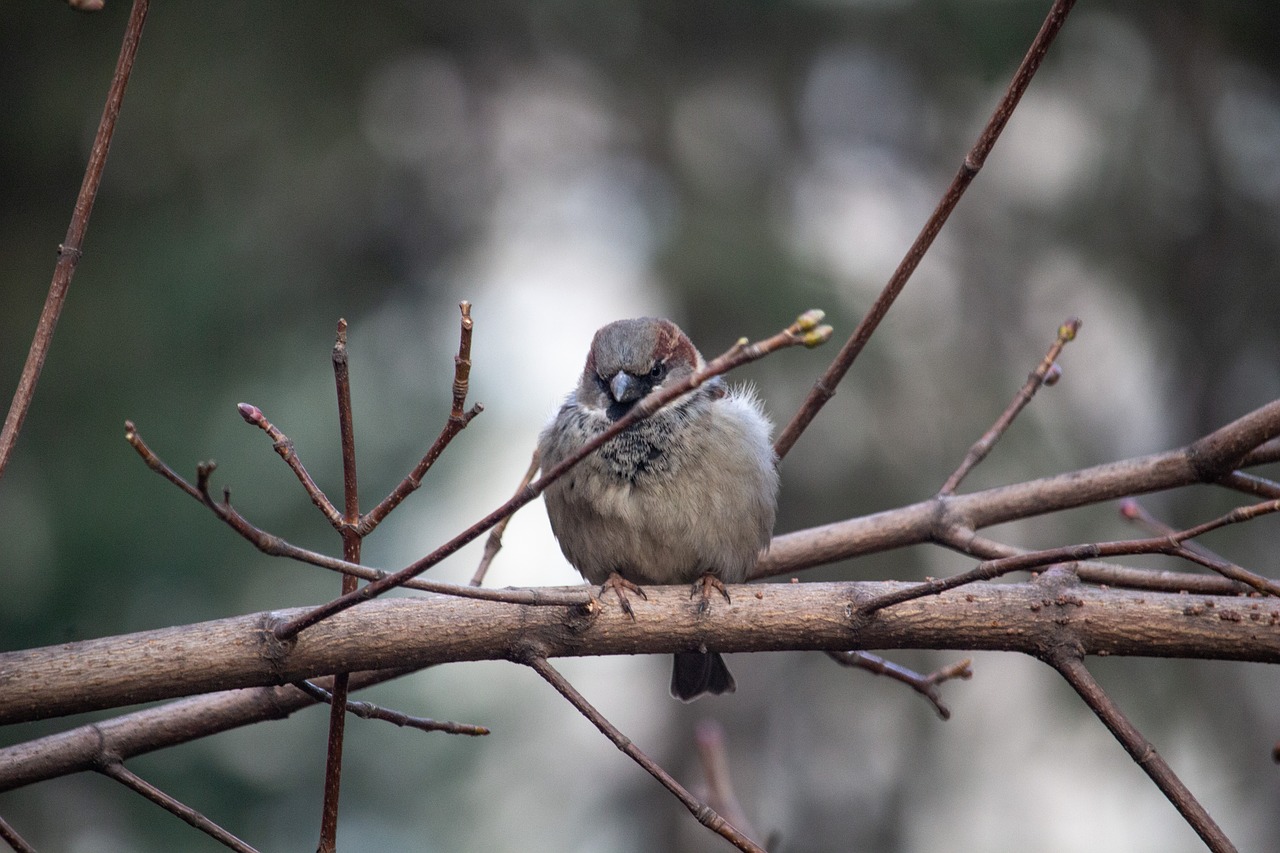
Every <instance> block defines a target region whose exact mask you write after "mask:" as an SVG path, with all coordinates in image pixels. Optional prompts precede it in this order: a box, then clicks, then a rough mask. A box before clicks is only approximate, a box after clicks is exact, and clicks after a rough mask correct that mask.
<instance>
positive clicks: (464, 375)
mask: <svg viewBox="0 0 1280 853" xmlns="http://www.w3.org/2000/svg"><path fill="white" fill-rule="evenodd" d="M458 308H459V310H460V311H461V312H462V331H461V332H460V333H459V335H458V354H457V355H456V356H454V358H453V408H452V409H451V410H450V411H449V419H448V420H447V421H445V425H444V429H442V430H441V431H440V435H439V436H437V437H436V440H435V441H434V442H433V443H432V444H431V447H430V449H428V450H427V453H426V455H425V456H423V457H422V461H420V462H419V463H418V464H417V465H416V466H414V469H413V470H412V471H411V472H409V475H408V476H406V477H405V478H404V479H403V480H401V481H400V484H399V485H397V486H396V487H395V488H394V489H392V490H391V493H390V494H389V495H387V496H386V497H385V498H383V499H382V501H381V502H380V503H379V504H378V505H377V506H375V507H374V508H373V509H371V510H369V512H368V513H367V514H366V515H365V516H364V517H363V518H362V519H360V527H359V530H360V535H361V536H368V535H369V533H370V532H372V531H373V529H374V528H375V527H377V526H378V525H379V524H380V523H382V520H383V519H384V518H386V517H387V514H388V513H390V512H391V511H392V510H393V509H395V508H396V507H397V506H399V505H400V502H401V501H403V500H404V499H405V498H406V497H408V496H409V495H411V494H412V493H413V492H414V491H415V490H416V489H417V488H418V487H419V486H421V485H422V478H423V477H425V476H426V474H427V471H429V470H430V469H431V466H432V465H434V464H435V462H436V460H437V459H439V458H440V454H441V453H444V449H445V448H446V447H448V446H449V443H450V442H451V441H453V439H454V438H455V437H456V436H457V435H458V433H460V432H462V431H463V430H464V429H466V428H467V424H469V423H471V421H472V419H473V418H475V416H476V415H478V414H480V413H481V412H483V411H484V406H482V405H480V404H479V403H476V404H475V405H474V406H472V407H471V408H470V409H469V410H466V409H464V407H465V406H466V404H467V388H468V384H469V382H470V378H471V330H472V328H473V325H474V324H473V322H472V320H471V303H470V302H467V301H465V300H464V301H463V302H460V303H458Z"/></svg>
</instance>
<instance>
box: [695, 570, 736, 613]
mask: <svg viewBox="0 0 1280 853" xmlns="http://www.w3.org/2000/svg"><path fill="white" fill-rule="evenodd" d="M713 589H714V590H716V591H717V592H719V593H720V594H721V595H723V596H724V600H725V601H728V602H732V601H733V599H731V598H730V597H729V590H727V589H725V588H724V581H722V580H720V578H718V577H716V576H715V575H713V574H705V575H703V576H702V577H700V578H698V579H697V580H696V581H694V582H693V590H692V591H691V592H690V593H689V597H690V598H693V597H694V596H695V595H700V596H701V597H702V600H701V601H699V602H698V613H700V614H701V613H706V612H707V611H708V610H709V609H711V591H712V590H713Z"/></svg>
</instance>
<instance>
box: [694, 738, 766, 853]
mask: <svg viewBox="0 0 1280 853" xmlns="http://www.w3.org/2000/svg"><path fill="white" fill-rule="evenodd" d="M693 739H694V743H695V744H696V745H697V747H698V761H699V763H700V764H701V765H702V776H703V778H705V779H706V780H707V797H706V799H707V805H709V806H711V808H713V809H715V810H716V811H718V812H719V813H720V814H722V815H724V817H725V820H727V821H729V823H731V824H733V825H734V826H736V827H737V828H738V829H739V830H740V831H741V832H742V834H743V835H745V836H747V837H748V838H759V837H760V834H759V833H758V832H756V830H755V828H754V827H753V826H752V825H751V821H750V820H748V819H747V813H746V810H745V809H743V808H742V804H741V803H740V802H738V795H737V793H736V792H735V791H734V789H733V774H732V773H730V772H729V751H728V750H727V749H726V748H725V743H724V728H723V727H721V725H720V724H719V723H717V722H716V721H715V720H703V721H702V722H700V723H698V726H697V728H696V729H694V734H693Z"/></svg>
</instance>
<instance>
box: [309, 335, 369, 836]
mask: <svg viewBox="0 0 1280 853" xmlns="http://www.w3.org/2000/svg"><path fill="white" fill-rule="evenodd" d="M333 378H334V382H335V384H336V385H337V390H338V431H339V433H340V434H341V440H342V490H343V498H344V501H345V503H344V507H343V509H344V513H343V524H342V526H341V527H340V528H339V532H340V533H341V534H342V555H343V558H344V559H345V560H346V561H347V562H349V563H358V562H360V544H361V541H362V540H361V537H360V533H359V531H358V530H357V526H358V525H359V523H360V492H359V488H358V486H357V480H356V435H355V421H354V418H353V416H352V414H351V371H350V366H349V364H348V362H347V321H346V320H339V321H338V337H337V340H336V341H335V342H334V344H333ZM357 585H358V581H357V580H356V578H355V577H354V576H352V575H343V576H342V594H343V595H346V594H347V593H350V592H355V590H356V586H357ZM349 687H350V676H349V674H348V673H345V672H339V673H335V674H334V676H333V689H332V697H331V698H332V701H331V703H330V705H329V751H328V757H327V759H326V762H325V772H324V806H323V809H322V812H321V819H320V843H319V845H318V847H317V850H318V851H319V853H333V851H336V850H337V849H338V840H337V839H338V796H339V794H340V792H341V787H342V739H343V733H344V731H345V728H346V720H347V696H348V693H349Z"/></svg>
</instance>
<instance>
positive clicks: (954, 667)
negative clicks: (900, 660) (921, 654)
mask: <svg viewBox="0 0 1280 853" xmlns="http://www.w3.org/2000/svg"><path fill="white" fill-rule="evenodd" d="M827 657H829V658H831V659H832V660H833V661H835V662H836V663H838V664H840V665H841V666H850V667H854V668H856V669H865V670H866V671H867V672H871V673H874V674H876V675H884V676H888V677H889V678H892V679H894V680H896V681H901V682H902V683H903V684H905V685H907V686H908V687H910V688H911V689H912V690H914V691H916V692H917V693H919V694H920V695H921V696H923V697H924V698H926V699H928V700H929V702H930V704H932V705H933V709H934V710H935V711H937V712H938V716H939V717H941V718H942V719H944V720H949V719H951V709H949V708H948V707H947V706H946V705H944V704H942V694H941V693H939V692H938V685H939V684H941V683H942V682H944V681H951V680H952V679H955V678H959V679H963V680H968V679H970V678H973V670H972V669H971V668H970V667H971V666H972V665H973V661H972V660H970V659H969V658H965V659H964V660H960V661H956V662H955V663H952V664H948V665H947V666H944V667H942V668H941V669H937V670H934V671H933V672H931V673H929V674H928V675H921V674H920V673H918V672H916V671H915V670H912V669H907V668H906V667H905V666H901V665H899V664H896V663H894V662H893V661H890V660H885V659H884V658H882V657H880V656H879V655H873V654H871V653H870V652H863V651H857V650H854V651H847V652H827Z"/></svg>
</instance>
